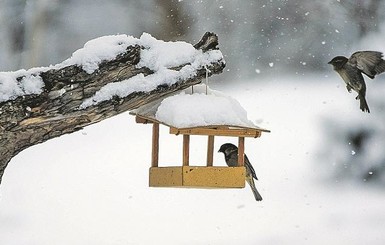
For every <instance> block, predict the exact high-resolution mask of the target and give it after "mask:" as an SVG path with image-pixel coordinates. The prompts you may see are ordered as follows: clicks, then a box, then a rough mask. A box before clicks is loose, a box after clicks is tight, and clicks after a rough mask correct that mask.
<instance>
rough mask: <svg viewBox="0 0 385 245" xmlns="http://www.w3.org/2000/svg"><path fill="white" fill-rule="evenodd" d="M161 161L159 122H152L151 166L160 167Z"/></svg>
mask: <svg viewBox="0 0 385 245" xmlns="http://www.w3.org/2000/svg"><path fill="white" fill-rule="evenodd" d="M158 161H159V123H153V124H152V153H151V167H158Z"/></svg>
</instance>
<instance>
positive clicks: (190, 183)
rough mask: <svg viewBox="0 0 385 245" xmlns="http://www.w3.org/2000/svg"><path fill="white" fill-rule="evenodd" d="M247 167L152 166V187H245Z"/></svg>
mask: <svg viewBox="0 0 385 245" xmlns="http://www.w3.org/2000/svg"><path fill="white" fill-rule="evenodd" d="M245 172H246V169H245V167H203V166H181V167H158V168H150V173H149V175H150V178H149V179H150V180H149V185H150V186H151V187H186V188H244V187H245V179H246V178H245Z"/></svg>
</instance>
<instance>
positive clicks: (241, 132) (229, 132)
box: [170, 127, 261, 138]
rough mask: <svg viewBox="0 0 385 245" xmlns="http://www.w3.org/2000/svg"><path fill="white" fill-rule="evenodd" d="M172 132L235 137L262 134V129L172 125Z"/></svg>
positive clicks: (258, 135)
mask: <svg viewBox="0 0 385 245" xmlns="http://www.w3.org/2000/svg"><path fill="white" fill-rule="evenodd" d="M170 134H176V135H178V134H183V135H186V134H187V135H211V136H230V137H231V136H233V137H253V138H257V137H260V136H261V131H260V130H258V129H241V128H239V129H233V128H229V129H212V128H190V129H178V128H174V127H170Z"/></svg>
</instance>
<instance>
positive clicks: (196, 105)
mask: <svg viewBox="0 0 385 245" xmlns="http://www.w3.org/2000/svg"><path fill="white" fill-rule="evenodd" d="M155 118H156V119H157V120H159V121H161V122H164V123H166V124H168V125H172V126H174V127H177V128H190V127H197V126H210V125H232V126H245V127H255V125H254V124H253V123H252V122H251V121H250V120H249V119H248V118H247V112H246V110H245V109H243V107H242V106H241V105H240V104H239V102H238V101H237V100H235V99H233V98H231V97H229V96H226V95H224V94H222V93H220V92H218V91H214V90H211V89H208V91H207V94H206V93H205V91H204V85H202V86H194V93H193V94H192V93H188V92H186V91H184V92H182V93H180V94H177V95H174V96H171V97H168V98H166V99H164V100H163V101H162V102H161V104H160V106H159V107H158V110H157V112H156V114H155Z"/></svg>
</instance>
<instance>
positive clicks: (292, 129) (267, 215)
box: [0, 75, 385, 245]
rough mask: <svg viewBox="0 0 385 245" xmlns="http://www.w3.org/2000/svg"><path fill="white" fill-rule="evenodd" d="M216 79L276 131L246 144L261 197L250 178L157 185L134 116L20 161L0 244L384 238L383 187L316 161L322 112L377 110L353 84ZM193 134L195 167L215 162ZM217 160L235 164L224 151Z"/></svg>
mask: <svg viewBox="0 0 385 245" xmlns="http://www.w3.org/2000/svg"><path fill="white" fill-rule="evenodd" d="M257 80H258V83H257ZM288 80H290V81H288ZM294 82H295V83H294ZM211 87H212V88H213V89H216V90H221V91H223V92H225V93H227V94H229V95H231V96H233V97H234V98H236V99H238V100H239V102H240V103H241V104H242V106H243V107H244V108H245V109H246V110H247V111H248V113H249V118H250V119H252V120H254V122H255V123H256V124H257V125H259V126H262V127H264V128H268V129H270V130H271V131H272V132H271V133H270V134H264V135H262V137H261V138H260V139H247V140H246V153H247V154H248V156H249V159H250V160H251V162H252V163H253V165H254V168H255V170H256V173H257V176H258V178H259V181H258V182H257V183H256V184H257V188H258V189H259V190H260V193H261V194H262V196H263V198H264V200H263V201H262V202H255V200H254V198H253V195H252V192H251V190H250V188H249V187H248V186H247V187H246V188H245V189H228V190H198V189H157V188H149V187H148V167H149V165H150V144H151V142H150V139H151V135H150V133H151V126H149V125H140V124H135V122H134V118H133V117H132V116H130V115H128V113H126V114H123V115H119V116H117V117H114V118H111V119H109V120H105V121H103V122H101V123H99V124H97V125H93V126H90V127H88V128H86V129H84V130H82V131H80V132H77V133H74V134H71V135H65V136H62V137H60V138H57V139H53V140H50V141H49V142H46V143H44V144H41V145H37V146H34V147H31V148H29V149H27V150H25V151H23V152H22V153H21V154H19V155H18V156H16V157H15V158H14V159H13V160H12V161H11V162H10V164H9V167H8V168H7V170H6V172H5V175H4V178H3V183H2V186H1V188H0V194H1V200H0V244H7V245H8V244H15V245H16V244H17V245H20V244H28V245H29V244H39V245H41V244H47V245H48V244H72V245H75V244H154V243H157V244H244V245H245V244H306V243H307V244H384V243H385V213H384V212H383V209H384V207H385V195H384V194H385V193H384V191H383V190H378V189H376V188H374V187H368V186H366V187H365V186H362V185H358V184H354V183H344V184H342V183H339V182H337V181H334V180H333V179H330V178H329V179H327V178H321V177H320V174H319V171H320V169H321V168H319V167H318V166H317V165H319V164H331V163H326V162H323V163H322V162H320V161H318V160H317V155H318V152H319V150H318V148H319V144H322V143H323V140H321V136H322V134H324V133H325V132H324V131H322V130H321V129H322V126H321V121H322V120H321V119H322V118H323V117H324V116H325V115H329V116H330V115H339V116H340V117H349V116H350V115H356V114H360V115H361V116H365V117H371V115H369V114H363V113H362V112H361V111H360V110H359V105H358V102H357V101H355V100H354V97H355V95H353V94H351V95H349V94H347V92H346V90H345V88H344V86H343V83H342V80H340V79H339V78H338V77H337V76H336V75H335V76H333V77H331V76H330V78H327V77H326V78H325V77H322V76H312V77H310V76H309V77H303V76H298V77H295V78H287V79H282V78H280V79H274V78H271V77H269V78H267V77H262V76H260V77H259V78H256V80H255V81H245V82H243V83H238V82H237V83H232V84H221V83H212V84H211ZM368 89H369V90H370V85H368ZM369 96H370V93H369ZM368 102H369V105H370V98H369V100H368ZM375 113H376V111H374V110H372V114H375ZM377 113H380V112H377ZM181 140H182V137H181V136H173V135H169V134H168V132H167V130H166V128H164V127H163V128H162V131H161V146H160V147H161V148H160V163H164V164H163V165H165V164H168V165H178V164H179V163H181V158H182V154H181V152H182V150H181ZM191 140H192V142H191V147H192V149H191V153H190V155H191V157H192V159H191V163H194V162H195V163H199V164H202V163H204V162H205V159H204V158H205V144H206V138H204V137H193V138H192V139H191ZM224 142H233V143H234V142H236V139H234V138H216V142H215V147H216V148H217V149H218V148H219V146H220V145H221V144H222V143H224ZM214 161H215V162H216V163H217V164H218V165H224V159H223V155H222V154H219V153H218V154H215V156H214Z"/></svg>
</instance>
